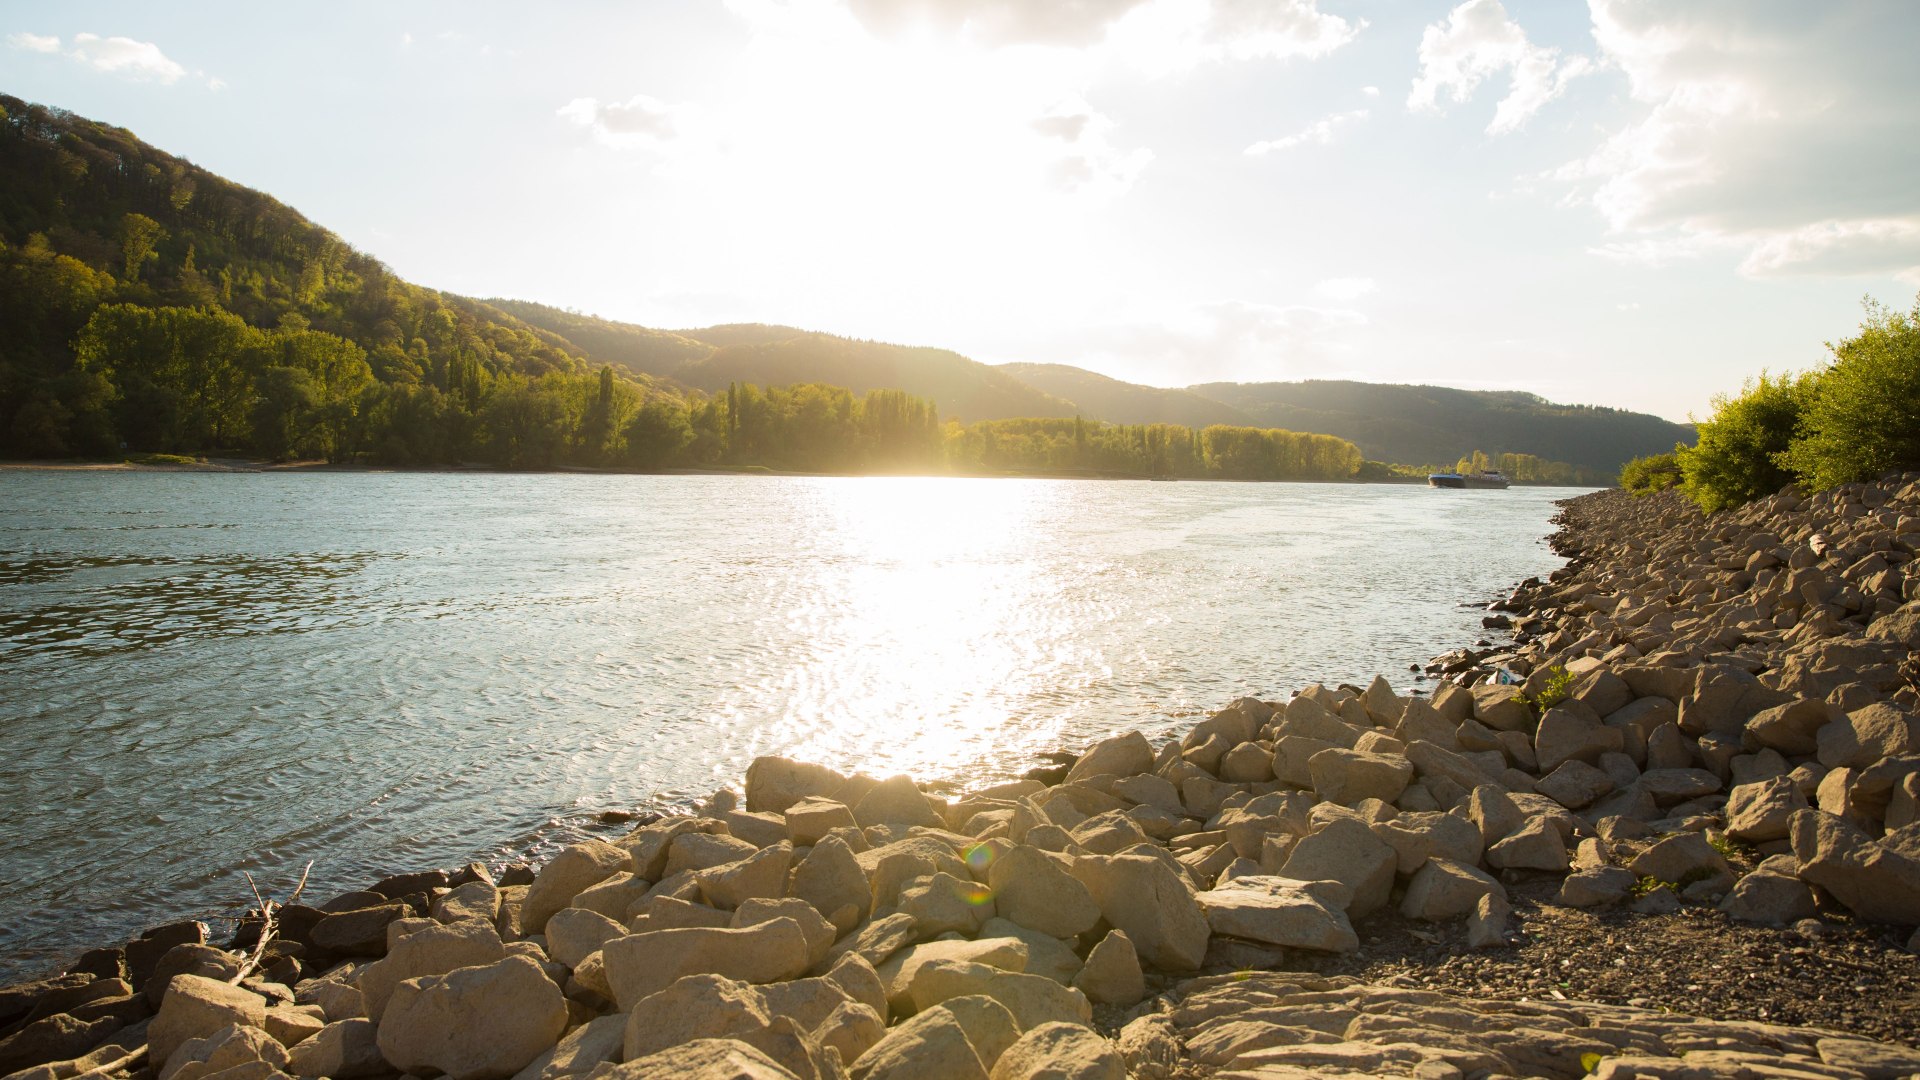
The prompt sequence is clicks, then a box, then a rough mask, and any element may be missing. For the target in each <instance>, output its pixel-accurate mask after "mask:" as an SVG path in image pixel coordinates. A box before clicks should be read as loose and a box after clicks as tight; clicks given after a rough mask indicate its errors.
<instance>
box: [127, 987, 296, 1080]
mask: <svg viewBox="0 0 1920 1080" xmlns="http://www.w3.org/2000/svg"><path fill="white" fill-rule="evenodd" d="M266 1020H267V1003H266V999H264V998H262V997H261V996H260V995H259V994H256V993H254V992H253V991H251V990H243V989H241V988H240V987H238V986H230V985H228V984H227V983H225V982H220V981H218V980H214V979H209V978H206V977H204V976H200V975H175V976H174V977H173V981H172V982H171V983H169V984H168V985H167V994H166V997H165V998H163V999H162V1000H161V1003H160V1012H159V1013H158V1014H157V1015H155V1016H154V1018H153V1023H152V1024H151V1025H150V1026H148V1028H147V1047H148V1050H147V1053H148V1056H149V1057H150V1058H151V1059H152V1060H153V1061H155V1062H158V1063H160V1064H165V1063H166V1061H167V1059H168V1058H170V1057H172V1056H173V1052H174V1051H175V1050H178V1049H180V1047H181V1045H182V1044H184V1043H185V1042H186V1041H187V1040H189V1039H204V1038H206V1037H207V1036H209V1035H212V1034H214V1033H215V1032H217V1031H219V1030H221V1029H222V1028H225V1027H227V1026H228V1025H232V1024H238V1025H241V1026H244V1027H253V1028H260V1027H264V1026H265V1024H266Z"/></svg>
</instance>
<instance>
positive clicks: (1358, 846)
mask: <svg viewBox="0 0 1920 1080" xmlns="http://www.w3.org/2000/svg"><path fill="white" fill-rule="evenodd" d="M1399 861H1400V857H1399V855H1398V854H1397V853H1396V852H1395V851H1394V850H1393V848H1391V847H1389V846H1388V845H1387V843H1386V841H1384V840H1381V839H1380V838H1379V837H1377V836H1375V835H1373V830H1372V829H1369V828H1368V827H1367V826H1366V825H1365V824H1364V823H1362V822H1361V821H1360V820H1359V819H1358V818H1354V817H1340V818H1335V819H1333V820H1331V821H1329V822H1327V823H1326V824H1325V825H1323V826H1321V828H1320V829H1319V831H1317V832H1314V833H1312V834H1310V835H1308V836H1305V837H1302V838H1301V839H1300V840H1299V841H1298V842H1297V843H1295V844H1294V845H1293V849H1292V850H1291V851H1290V852H1288V853H1287V861H1286V863H1285V864H1283V865H1282V866H1281V868H1280V875H1281V876H1282V877H1289V878H1293V879H1294V880H1296V881H1337V882H1339V883H1341V884H1342V885H1345V886H1346V887H1347V888H1348V889H1350V890H1352V892H1353V901H1352V903H1351V904H1350V905H1349V906H1348V908H1347V914H1348V915H1349V916H1350V917H1352V918H1356V919H1359V918H1365V917H1366V916H1367V915H1370V914H1372V913H1373V912H1375V911H1378V910H1379V909H1380V908H1382V907H1385V906H1386V903H1387V897H1388V894H1389V893H1391V892H1392V891H1393V875H1394V869H1395V867H1397V866H1398V865H1399Z"/></svg>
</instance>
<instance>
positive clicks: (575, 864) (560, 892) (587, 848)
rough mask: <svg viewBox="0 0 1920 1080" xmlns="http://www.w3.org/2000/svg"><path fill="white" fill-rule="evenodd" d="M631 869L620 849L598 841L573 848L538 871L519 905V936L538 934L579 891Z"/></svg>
mask: <svg viewBox="0 0 1920 1080" xmlns="http://www.w3.org/2000/svg"><path fill="white" fill-rule="evenodd" d="M630 865H631V859H630V856H629V855H628V854H627V852H626V851H625V850H623V849H621V848H617V847H615V846H613V845H612V844H608V843H603V842H602V841H599V840H588V841H585V842H583V843H579V844H574V845H571V846H569V847H567V848H566V849H564V850H562V851H561V852H560V854H558V855H555V856H554V857H553V861H552V862H549V863H548V864H547V865H545V866H543V867H541V868H540V872H539V873H538V874H536V875H534V879H533V884H532V885H530V886H528V887H527V895H526V898H525V899H524V900H522V901H521V903H520V932H521V933H522V934H538V933H540V932H541V931H542V930H545V929H546V927H547V920H548V919H550V918H552V917H553V913H554V912H556V911H559V910H560V909H561V908H563V907H566V906H568V905H569V904H571V903H572V902H573V898H574V896H576V895H577V894H579V893H580V892H581V891H583V890H585V889H587V888H589V887H591V886H594V885H597V884H599V883H600V882H602V881H605V880H606V879H608V878H610V877H612V876H613V875H614V874H617V873H619V872H620V871H622V870H625V869H627V868H628V867H629V866H630Z"/></svg>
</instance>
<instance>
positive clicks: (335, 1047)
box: [288, 1019, 393, 1080]
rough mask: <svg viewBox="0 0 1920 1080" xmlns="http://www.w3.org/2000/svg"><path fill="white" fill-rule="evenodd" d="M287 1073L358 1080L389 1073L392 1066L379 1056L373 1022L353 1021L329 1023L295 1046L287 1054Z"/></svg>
mask: <svg viewBox="0 0 1920 1080" xmlns="http://www.w3.org/2000/svg"><path fill="white" fill-rule="evenodd" d="M288 1071H290V1072H292V1073H293V1075H295V1076H328V1077H332V1078H333V1080H358V1078H359V1077H365V1076H380V1075H383V1074H387V1073H391V1072H392V1071H393V1067H392V1066H391V1065H388V1064H387V1059H386V1058H384V1057H382V1056H380V1045H379V1042H378V1039H377V1033H376V1029H375V1027H374V1023H373V1021H371V1020H365V1019H355V1020H338V1021H335V1022H333V1023H331V1024H328V1025H327V1026H326V1027H323V1028H321V1029H320V1032H319V1034H317V1035H315V1036H313V1038H311V1039H308V1040H307V1041H305V1042H303V1043H301V1044H300V1045H299V1046H296V1047H294V1048H293V1053H292V1054H290V1055H289V1070H288Z"/></svg>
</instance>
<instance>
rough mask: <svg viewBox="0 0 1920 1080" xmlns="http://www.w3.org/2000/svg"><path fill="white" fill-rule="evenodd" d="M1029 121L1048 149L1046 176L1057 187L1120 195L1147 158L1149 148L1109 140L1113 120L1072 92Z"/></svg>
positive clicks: (1067, 190)
mask: <svg viewBox="0 0 1920 1080" xmlns="http://www.w3.org/2000/svg"><path fill="white" fill-rule="evenodd" d="M1029 126H1030V127H1031V128H1032V129H1033V131H1034V133H1035V134H1037V135H1039V136H1040V137H1041V139H1042V141H1043V143H1044V144H1045V145H1046V148H1047V152H1048V153H1050V154H1052V155H1053V161H1052V165H1051V167H1050V169H1049V170H1048V172H1049V179H1050V180H1051V182H1052V184H1053V185H1054V187H1055V188H1056V189H1058V190H1061V191H1066V192H1072V193H1100V194H1106V195H1120V194H1123V193H1125V192H1126V190H1127V189H1128V188H1130V187H1132V186H1133V182H1134V181H1135V180H1136V179H1138V178H1139V176H1140V173H1141V172H1142V171H1143V170H1145V169H1146V167H1147V166H1148V165H1149V164H1150V163H1151V162H1152V161H1153V151H1151V150H1148V149H1147V148H1146V147H1135V148H1134V149H1132V150H1122V149H1120V148H1119V147H1117V146H1115V145H1114V143H1113V141H1112V135H1113V133H1114V130H1115V127H1116V125H1115V124H1114V122H1113V121H1112V120H1111V119H1109V118H1107V117H1106V116H1105V115H1103V114H1101V113H1098V112H1095V111H1094V110H1093V109H1092V108H1091V107H1090V106H1088V105H1087V103H1086V102H1085V101H1084V100H1082V99H1080V98H1078V97H1075V98H1071V99H1068V100H1067V101H1064V102H1062V103H1060V104H1058V105H1056V106H1054V107H1053V108H1052V109H1049V110H1048V111H1047V112H1046V113H1045V114H1043V115H1042V116H1040V117H1038V118H1037V119H1035V120H1034V121H1033V122H1032V123H1031V124H1030V125H1029Z"/></svg>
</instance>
